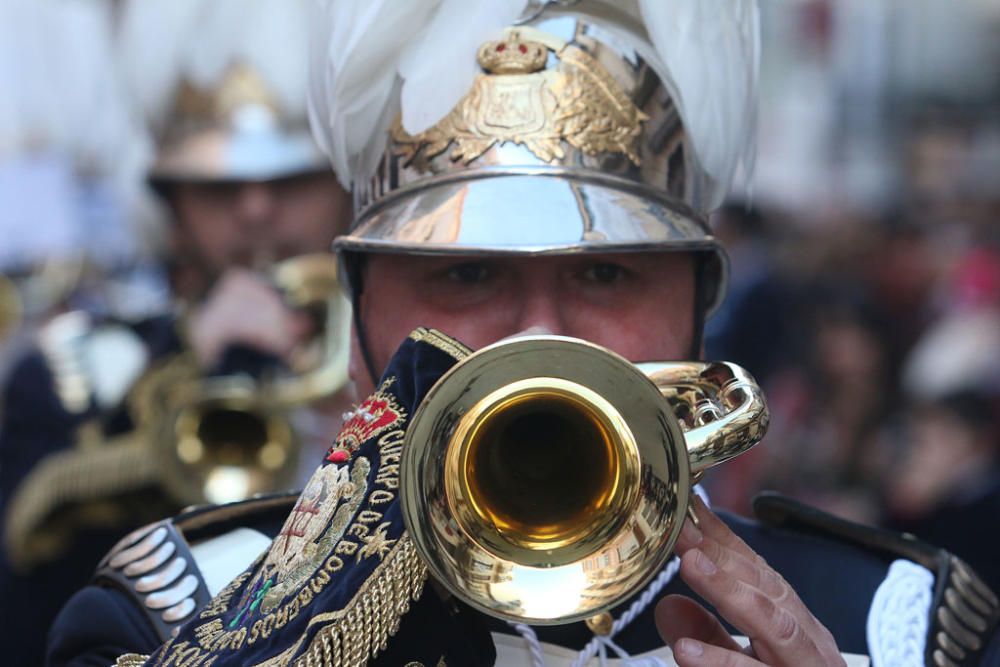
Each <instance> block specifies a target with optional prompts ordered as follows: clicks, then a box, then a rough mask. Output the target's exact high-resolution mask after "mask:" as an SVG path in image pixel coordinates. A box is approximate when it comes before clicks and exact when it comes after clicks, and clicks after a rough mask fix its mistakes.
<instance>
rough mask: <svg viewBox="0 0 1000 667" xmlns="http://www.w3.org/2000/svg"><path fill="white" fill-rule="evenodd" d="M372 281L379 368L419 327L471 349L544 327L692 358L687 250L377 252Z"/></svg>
mask: <svg viewBox="0 0 1000 667" xmlns="http://www.w3.org/2000/svg"><path fill="white" fill-rule="evenodd" d="M364 281H365V283H364V290H363V292H362V294H361V300H360V309H361V312H360V315H361V320H362V322H363V323H364V326H365V336H366V340H367V343H368V345H369V348H370V351H371V354H372V357H373V361H374V363H375V365H376V366H377V369H376V370H377V371H381V370H382V369H383V368H385V366H386V365H387V364H388V362H389V359H390V358H391V357H392V354H393V353H394V352H395V351H396V349H397V348H398V347H399V345H400V343H401V342H402V341H403V340H404V339H405V338H406V336H407V335H408V334H409V333H410V332H411V331H412V330H413V329H415V328H417V327H419V326H425V327H433V328H435V329H439V330H441V331H443V332H444V333H446V334H448V335H450V336H453V337H455V338H457V339H458V340H460V341H461V342H463V343H465V344H466V345H468V346H470V347H472V348H473V349H478V348H481V347H483V346H485V345H489V344H490V343H493V342H496V341H498V340H500V339H501V338H506V337H507V336H511V335H514V334H517V333H520V332H522V331H525V330H526V329H530V328H533V327H541V328H543V329H546V330H548V331H549V332H551V333H553V334H559V335H564V336H573V337H576V338H584V339H586V340H589V341H592V342H594V343H597V344H599V345H603V346H604V347H607V348H610V349H611V350H614V351H615V352H617V353H619V354H621V355H622V356H624V357H626V358H627V359H630V360H632V361H649V360H668V359H684V358H686V357H688V355H689V354H690V348H691V343H692V336H693V327H694V261H693V259H692V257H691V256H690V255H688V254H684V253H622V254H599V255H598V254H577V255H566V256H549V257H530V258H506V257H493V258H486V259H483V258H479V257H454V256H452V257H414V256H400V255H377V254H375V255H370V256H369V258H368V262H367V264H366V266H365V274H364ZM356 335H357V332H355V341H354V345H353V349H352V375H353V376H354V378H355V381H356V382H357V383H358V389H359V393H360V394H361V395H365V394H366V393H368V392H369V391H370V390H371V389H372V387H371V381H370V378H369V377H368V373H367V371H366V370H365V367H364V361H363V360H362V359H361V356H360V353H359V349H358V345H357V340H356Z"/></svg>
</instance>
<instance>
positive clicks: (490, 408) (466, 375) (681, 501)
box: [400, 336, 768, 624]
mask: <svg viewBox="0 0 1000 667" xmlns="http://www.w3.org/2000/svg"><path fill="white" fill-rule="evenodd" d="M767 421H768V413H767V407H766V404H765V402H764V398H763V395H762V393H761V391H760V388H759V387H758V386H757V384H756V382H755V381H754V380H753V378H752V377H751V376H750V375H749V374H748V373H747V372H746V371H744V370H743V369H742V368H740V367H738V366H736V365H734V364H730V363H707V362H665V363H654V364H642V365H639V366H637V365H634V364H632V363H630V362H628V361H626V360H625V359H623V358H622V357H620V356H618V355H617V354H615V353H613V352H610V351H609V350H606V349H604V348H602V347H599V346H597V345H594V344H591V343H587V342H585V341H581V340H577V339H572V338H564V337H558V336H530V337H523V338H517V339H514V340H510V341H504V342H501V343H497V344H495V345H492V346H490V347H487V348H484V349H483V350H480V351H479V352H477V353H475V354H473V355H471V356H469V357H468V358H466V359H464V360H463V361H461V362H460V363H459V364H457V365H456V366H455V367H453V368H452V369H451V370H450V371H449V372H448V373H447V374H446V375H445V376H444V377H443V378H441V380H439V381H438V383H437V384H436V385H435V386H434V387H433V388H432V389H431V390H430V392H429V393H428V395H427V397H426V398H425V400H424V402H423V403H422V404H421V406H420V408H419V409H418V410H417V412H416V413H415V415H414V417H413V420H412V423H411V425H410V428H409V429H408V432H407V436H406V443H405V445H404V447H403V459H402V462H401V466H400V475H401V480H400V485H401V499H402V503H403V516H404V519H405V521H406V525H407V529H408V531H409V533H410V535H411V538H412V539H413V541H414V544H415V546H416V548H417V551H418V552H419V553H420V555H421V556H422V558H423V559H424V561H425V562H426V563H427V566H428V568H429V571H430V573H431V575H432V576H434V577H435V578H436V579H437V580H438V581H439V582H440V583H442V584H443V585H444V586H445V587H446V588H447V589H448V590H449V591H450V592H451V593H452V594H454V595H456V596H457V597H458V598H460V599H462V600H463V601H465V602H466V603H468V604H469V605H471V606H472V607H474V608H476V609H478V610H480V611H482V612H485V613H487V614H490V615H493V616H496V617H500V618H504V619H507V620H511V621H515V622H521V623H530V624H556V623H569V622H573V621H577V620H581V619H586V618H589V617H592V616H594V615H596V614H598V613H601V612H602V611H604V610H607V609H609V608H611V607H613V606H615V605H617V604H619V603H621V602H623V601H624V600H625V599H627V598H628V597H629V596H631V595H632V594H634V593H635V592H636V591H638V590H639V589H640V588H641V587H642V586H644V585H645V584H646V583H647V582H648V581H649V580H650V579H651V578H652V577H653V576H654V575H655V574H656V573H658V572H659V571H660V570H661V568H662V567H663V566H664V564H665V562H666V560H667V558H668V557H669V556H670V554H671V551H672V549H673V546H674V543H675V542H676V540H677V536H678V535H679V533H680V530H681V525H682V524H683V521H684V517H685V514H686V512H687V510H688V503H689V500H690V498H691V494H692V486H693V484H694V480H695V479H696V478H697V476H699V475H700V473H701V472H702V471H704V470H705V469H706V468H708V467H710V466H712V465H716V464H718V463H721V462H723V461H726V460H728V459H730V458H732V457H734V456H737V455H739V454H741V453H743V452H745V451H746V450H748V449H750V448H751V447H752V446H753V445H755V444H756V443H757V442H758V441H759V440H760V439H761V438H762V437H763V435H764V432H765V430H766V428H767Z"/></svg>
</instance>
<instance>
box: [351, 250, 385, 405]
mask: <svg viewBox="0 0 1000 667" xmlns="http://www.w3.org/2000/svg"><path fill="white" fill-rule="evenodd" d="M343 261H344V262H345V264H346V266H347V276H348V284H349V285H350V286H351V316H352V317H353V318H354V332H355V334H357V337H358V348H359V349H360V350H361V358H362V359H363V360H364V362H365V368H366V369H367V370H368V377H369V378H371V381H372V386H373V387H376V388H377V387H378V379H379V376H380V375H381V374H380V373H378V372H376V370H375V362H374V361H373V360H372V353H371V348H369V347H368V336H367V332H366V331H365V326H364V323H363V322H362V321H361V292H362V290H363V289H364V282H363V276H362V274H363V273H364V272H363V271H362V268H363V265H364V257H363V256H361V257H351V256H350V255H346V254H345V255H343Z"/></svg>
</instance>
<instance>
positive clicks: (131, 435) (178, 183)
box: [0, 0, 351, 664]
mask: <svg viewBox="0 0 1000 667" xmlns="http://www.w3.org/2000/svg"><path fill="white" fill-rule="evenodd" d="M25 4H28V3H25ZM42 4H47V3H42ZM53 4H54V3H53ZM304 4H305V3H304V2H288V1H287V0H272V1H268V2H259V3H254V4H253V5H252V7H248V6H247V5H245V3H242V2H211V1H205V2H190V1H189V2H175V1H174V0H162V1H158V2H149V1H148V0H143V1H142V2H135V3H132V4H128V5H125V6H123V7H122V8H121V10H122V11H121V12H120V15H119V17H118V19H119V20H120V22H121V24H120V25H118V26H117V36H116V37H117V44H116V45H115V47H114V48H117V55H118V62H117V63H114V62H112V60H111V58H110V50H111V49H112V45H111V42H110V41H109V40H110V35H111V32H112V26H111V24H110V17H109V16H108V14H107V13H106V12H105V11H104V10H103V9H100V10H98V9H97V7H98V6H97V5H93V6H92V5H86V6H87V7H88V8H90V9H94V12H92V13H93V14H95V16H94V17H92V18H91V21H92V22H93V23H94V30H93V31H92V34H91V33H88V34H87V35H82V34H74V35H73V41H72V44H74V45H81V44H84V43H86V45H88V46H89V47H91V48H99V49H101V50H102V55H103V56H105V58H104V60H102V61H100V62H99V63H98V62H90V61H88V64H90V65H93V70H94V71H86V72H84V71H80V68H82V63H81V62H75V63H67V65H66V66H67V68H70V66H71V65H73V66H75V67H76V69H72V72H73V74H74V75H75V76H76V83H77V87H78V88H79V89H80V92H81V93H90V94H92V91H91V90H90V88H92V87H94V86H95V82H97V81H101V82H104V81H105V79H108V81H106V82H105V83H106V87H107V88H109V89H113V90H116V91H117V92H121V89H124V90H125V91H127V93H128V95H129V102H126V101H125V100H122V101H121V102H120V104H121V105H122V109H123V111H122V113H120V114H119V116H118V117H116V118H115V119H113V120H114V121H115V122H117V123H120V124H122V125H123V126H126V127H127V126H128V122H129V121H130V116H129V113H128V107H126V106H125V105H126V104H128V103H131V104H134V106H135V107H137V108H138V109H139V110H140V112H141V116H142V118H143V119H144V120H145V123H146V126H147V127H148V128H149V132H150V134H151V135H152V137H153V138H154V139H155V145H156V151H155V159H154V160H153V161H152V162H151V166H148V167H147V170H146V173H145V176H146V179H147V181H148V184H149V185H151V186H152V188H153V190H154V191H155V192H156V193H157V194H158V195H159V197H160V199H161V201H162V202H163V203H164V204H165V208H166V209H167V210H168V211H169V218H170V221H169V223H168V225H167V229H166V234H165V237H166V238H165V250H164V260H165V265H166V269H167V275H168V277H169V283H170V286H171V289H172V294H173V301H174V303H175V304H176V305H175V307H174V308H172V309H170V310H167V311H166V312H162V311H161V314H159V315H157V316H153V317H146V318H143V319H140V320H123V319H121V318H109V317H100V316H95V315H93V314H90V313H85V312H81V311H72V312H67V313H64V314H62V315H60V316H59V317H56V318H54V319H53V320H52V321H51V322H49V323H47V324H46V325H45V326H44V327H43V328H42V330H41V331H40V333H39V335H38V336H37V340H36V342H37V345H35V346H33V347H32V348H31V349H30V350H29V351H28V352H27V353H26V354H23V355H21V357H20V359H19V361H17V362H16V363H15V364H14V366H13V368H12V370H11V371H10V373H9V377H8V380H7V382H6V385H5V388H4V391H3V403H2V408H0V412H2V414H3V415H4V416H3V420H4V421H3V424H2V432H0V494H2V495H0V498H2V506H3V512H4V517H3V519H2V521H3V528H4V549H3V554H4V555H3V560H2V565H0V595H2V596H3V600H4V604H3V605H2V606H3V610H4V618H3V619H2V621H0V628H2V631H0V632H2V633H3V639H4V644H5V645H6V646H8V647H13V650H14V651H15V654H14V655H15V657H14V658H10V660H11V663H10V664H37V663H40V662H41V656H42V647H43V644H44V637H45V634H46V632H47V629H48V626H49V625H50V623H51V621H52V618H53V616H54V614H55V612H56V611H57V610H58V608H59V607H60V606H61V605H62V604H63V602H65V599H66V598H67V597H68V596H69V595H70V594H71V593H72V591H73V590H75V589H77V588H79V587H80V586H82V585H83V584H84V583H85V582H86V580H87V578H88V577H89V576H90V574H91V573H92V572H93V569H94V566H95V565H96V563H97V560H98V558H99V557H100V555H101V554H103V553H104V552H106V551H107V549H108V548H109V547H110V545H111V544H112V543H113V541H114V540H115V539H117V538H119V537H121V535H122V534H124V533H125V532H127V530H130V529H132V528H135V527H136V526H137V525H141V524H143V523H146V522H148V521H150V520H154V519H156V518H158V517H159V516H164V515H169V514H171V513H173V512H176V511H177V510H179V509H180V508H181V507H183V506H185V505H187V504H191V503H193V502H204V501H206V500H214V501H221V500H232V499H237V498H242V497H246V496H247V495H250V494H253V493H259V492H264V491H270V490H275V489H276V488H277V489H281V488H290V487H293V486H295V485H296V484H298V482H297V481H296V478H297V477H298V476H299V473H298V470H297V468H296V466H297V461H298V460H299V459H298V448H299V447H300V446H302V444H303V443H305V444H306V445H309V444H312V445H313V446H314V447H315V446H321V447H323V448H324V449H325V447H326V444H327V443H328V441H329V440H330V438H331V437H332V435H334V434H335V429H336V427H337V426H338V425H339V421H340V414H341V413H342V412H343V410H344V409H345V407H346V406H347V405H348V404H349V402H350V397H349V389H345V384H346V382H347V380H346V361H345V356H344V355H345V353H346V331H347V329H346V327H347V326H348V321H349V319H348V315H347V313H348V307H347V303H346V301H345V300H344V299H343V298H342V297H341V296H340V295H339V290H338V289H337V287H336V270H335V265H334V264H333V260H332V255H330V254H329V249H330V246H331V242H332V240H333V238H334V236H335V235H337V234H338V233H340V232H342V231H344V230H345V229H346V227H347V225H348V223H349V219H350V215H351V203H350V197H349V195H348V194H347V193H346V192H345V191H344V190H343V188H341V187H340V185H339V184H338V183H337V181H336V178H335V177H334V176H333V174H332V172H331V171H330V169H329V166H328V163H327V162H326V160H325V158H324V157H323V156H322V154H321V152H320V151H319V150H318V148H317V147H316V145H315V144H314V142H313V140H312V138H311V136H310V134H309V130H308V121H307V114H306V79H307V70H306V65H305V63H306V60H305V58H306V53H305V48H306V31H307V27H308V26H307V23H306V17H305V14H304ZM22 11H25V10H22ZM45 11H48V12H50V13H54V12H55V11H56V10H55V9H54V8H50V9H46V10H45ZM81 12H82V10H81ZM65 13H70V12H69V10H65ZM3 23H4V25H5V27H7V28H9V29H10V30H12V31H17V30H24V29H26V26H24V25H23V22H22V23H17V22H13V23H8V22H7V21H3ZM98 28H99V29H98ZM64 33H65V34H67V35H68V34H70V31H69V30H68V29H67V30H65V31H64ZM64 33H60V34H64ZM54 34H56V33H53V32H52V31H51V29H50V28H48V27H43V28H42V29H41V31H40V32H39V33H38V34H36V35H35V38H36V39H35V41H34V42H33V46H34V48H36V49H44V48H50V47H43V46H42V45H43V44H51V43H53V35H54ZM67 39H68V38H67ZM6 46H7V45H6V43H5V44H4V46H0V49H4V48H6ZM63 46H64V45H63V44H60V47H63ZM46 53H48V51H46ZM58 53H59V54H60V55H65V57H66V59H67V60H73V59H74V57H75V55H76V54H74V53H72V52H70V51H69V50H65V51H59V52H58ZM48 55H49V56H51V55H52V53H48ZM77 60H78V61H79V60H81V59H79V58H77ZM119 66H120V67H121V72H120V74H121V76H120V77H119V76H118V72H116V69H117V68H118V67H119ZM34 84H35V85H38V81H35V82H34ZM46 85H49V82H48V81H47V80H46ZM25 87H26V86H25ZM54 94H55V93H53V95H54ZM88 99H89V98H88ZM115 108H116V107H115ZM115 108H111V107H108V106H106V105H92V106H91V107H86V108H85V107H82V106H81V105H80V104H77V103H73V102H71V101H62V102H61V103H57V102H56V100H55V99H54V98H53V99H52V100H50V101H49V102H48V103H47V106H46V107H45V109H44V111H45V112H46V114H47V115H49V116H52V117H54V118H57V119H61V120H63V121H64V122H67V123H68V122H69V121H66V120H65V119H64V118H62V117H63V116H66V115H70V116H73V114H76V113H81V114H83V113H89V115H87V116H85V117H81V118H78V119H76V120H78V121H79V125H80V127H77V128H76V130H75V132H76V134H75V135H73V136H75V137H76V138H77V139H79V141H81V142H86V141H89V142H91V143H99V141H98V137H97V136H95V135H94V134H93V132H96V131H97V130H99V129H103V128H104V125H103V124H98V122H99V121H100V122H104V123H110V122H112V119H106V118H104V117H102V116H101V115H100V114H98V113H97V111H98V110H100V112H102V113H103V112H105V111H107V110H109V109H111V110H114V109H115ZM101 147H102V148H104V149H106V150H108V151H109V152H110V153H111V154H110V155H109V156H108V159H109V161H110V163H111V164H115V161H116V160H124V159H125V158H126V157H128V156H129V151H131V150H133V149H134V148H135V146H133V145H132V144H129V143H119V144H116V145H111V144H108V145H103V144H102V145H101ZM140 147H141V146H140ZM146 164H147V165H150V162H149V161H147V162H146ZM77 168H78V169H80V170H83V169H84V168H85V167H82V166H79V165H78V166H77ZM10 169H11V168H8V169H7V172H9V171H10ZM136 182H137V183H139V184H141V183H142V174H139V178H138V179H137V180H136ZM0 187H2V185H0ZM21 192H22V193H23V194H24V196H25V197H26V199H24V200H23V201H22V202H21V206H22V208H24V207H32V206H34V207H36V208H38V207H40V206H41V205H42V202H43V201H44V200H43V199H39V200H37V201H36V200H35V199H32V198H30V192H29V191H26V190H22V191H21ZM5 213H6V212H5ZM0 215H4V214H2V213H0ZM39 224H40V223H39ZM88 240H93V241H94V242H95V245H100V244H103V243H107V241H106V240H99V239H88ZM5 250H6V246H5ZM206 401H214V403H211V405H208V406H207V407H206ZM306 404H309V405H310V408H309V409H303V407H302V406H304V405H306ZM188 422H192V423H193V426H191V427H190V429H189V430H191V432H190V433H189V434H188V437H187V438H185V437H183V433H182V430H183V429H184V428H187V426H185V424H187V423H188ZM233 424H235V426H234V425H233ZM234 429H236V432H237V434H236V435H233V432H234ZM240 429H242V430H240ZM220 432H221V433H222V435H219V433H220ZM160 436H162V437H160ZM220 438H221V440H220ZM240 438H244V440H246V442H242V441H239V440H240ZM213 448H215V449H217V450H218V451H215V450H213ZM241 448H249V451H242V450H241ZM164 452H166V453H164ZM164 457H166V458H164ZM305 458H306V459H307V460H310V461H311V460H312V457H305ZM309 469H310V471H311V465H310V466H309ZM8 658H9V656H8ZM8 658H5V660H7V659H8Z"/></svg>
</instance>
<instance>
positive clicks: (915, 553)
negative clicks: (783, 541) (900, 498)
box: [753, 493, 1000, 667]
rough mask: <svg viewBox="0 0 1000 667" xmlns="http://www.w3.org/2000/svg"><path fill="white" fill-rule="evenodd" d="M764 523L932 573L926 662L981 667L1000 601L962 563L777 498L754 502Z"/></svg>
mask: <svg viewBox="0 0 1000 667" xmlns="http://www.w3.org/2000/svg"><path fill="white" fill-rule="evenodd" d="M753 509H754V514H756V515H757V517H758V518H759V519H760V520H761V521H763V522H764V523H765V524H768V525H771V526H775V527H778V528H784V529H789V530H794V531H797V532H805V533H811V534H815V535H820V536H823V537H829V538H833V539H835V540H837V541H840V542H846V543H849V544H854V545H857V546H859V547H861V548H863V549H865V550H867V551H869V552H874V553H876V554H878V555H880V556H883V557H886V558H889V559H900V558H901V559H907V560H910V561H913V562H915V563H917V564H919V565H921V566H923V567H925V568H927V569H928V570H929V571H930V572H931V573H933V574H934V577H935V579H934V582H935V583H934V594H933V599H932V602H931V606H930V618H929V619H928V620H929V623H928V633H927V638H926V648H925V658H924V661H925V663H926V664H927V665H933V666H934V667H965V666H966V665H969V666H970V667H971V666H972V665H978V664H979V661H980V658H981V657H982V653H983V651H984V650H985V649H986V646H987V644H988V642H989V639H990V637H992V635H993V632H994V631H995V629H996V628H997V625H998V623H1000V601H998V599H997V596H996V594H995V593H994V592H993V591H992V590H990V587H989V586H987V585H986V583H985V582H983V580H982V579H981V578H980V577H979V576H978V575H977V574H976V573H975V572H974V571H973V570H972V568H971V567H969V565H968V564H966V563H965V562H963V561H962V560H961V559H960V558H958V557H957V556H955V555H954V554H952V553H949V552H948V551H947V550H945V549H941V548H939V547H936V546H934V545H931V544H927V543H926V542H922V541H920V540H918V539H917V538H916V537H914V536H913V535H909V534H900V533H894V532H892V531H888V530H883V529H880V528H874V527H871V526H865V525H862V524H858V523H854V522H852V521H847V520H846V519H841V518H839V517H836V516H833V515H831V514H827V513H826V512H822V511H820V510H818V509H816V508H814V507H810V506H808V505H805V504H803V503H800V502H798V501H795V500H792V499H791V498H786V497H784V496H781V495H779V494H776V493H762V494H760V495H758V496H757V497H756V498H754V502H753Z"/></svg>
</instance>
